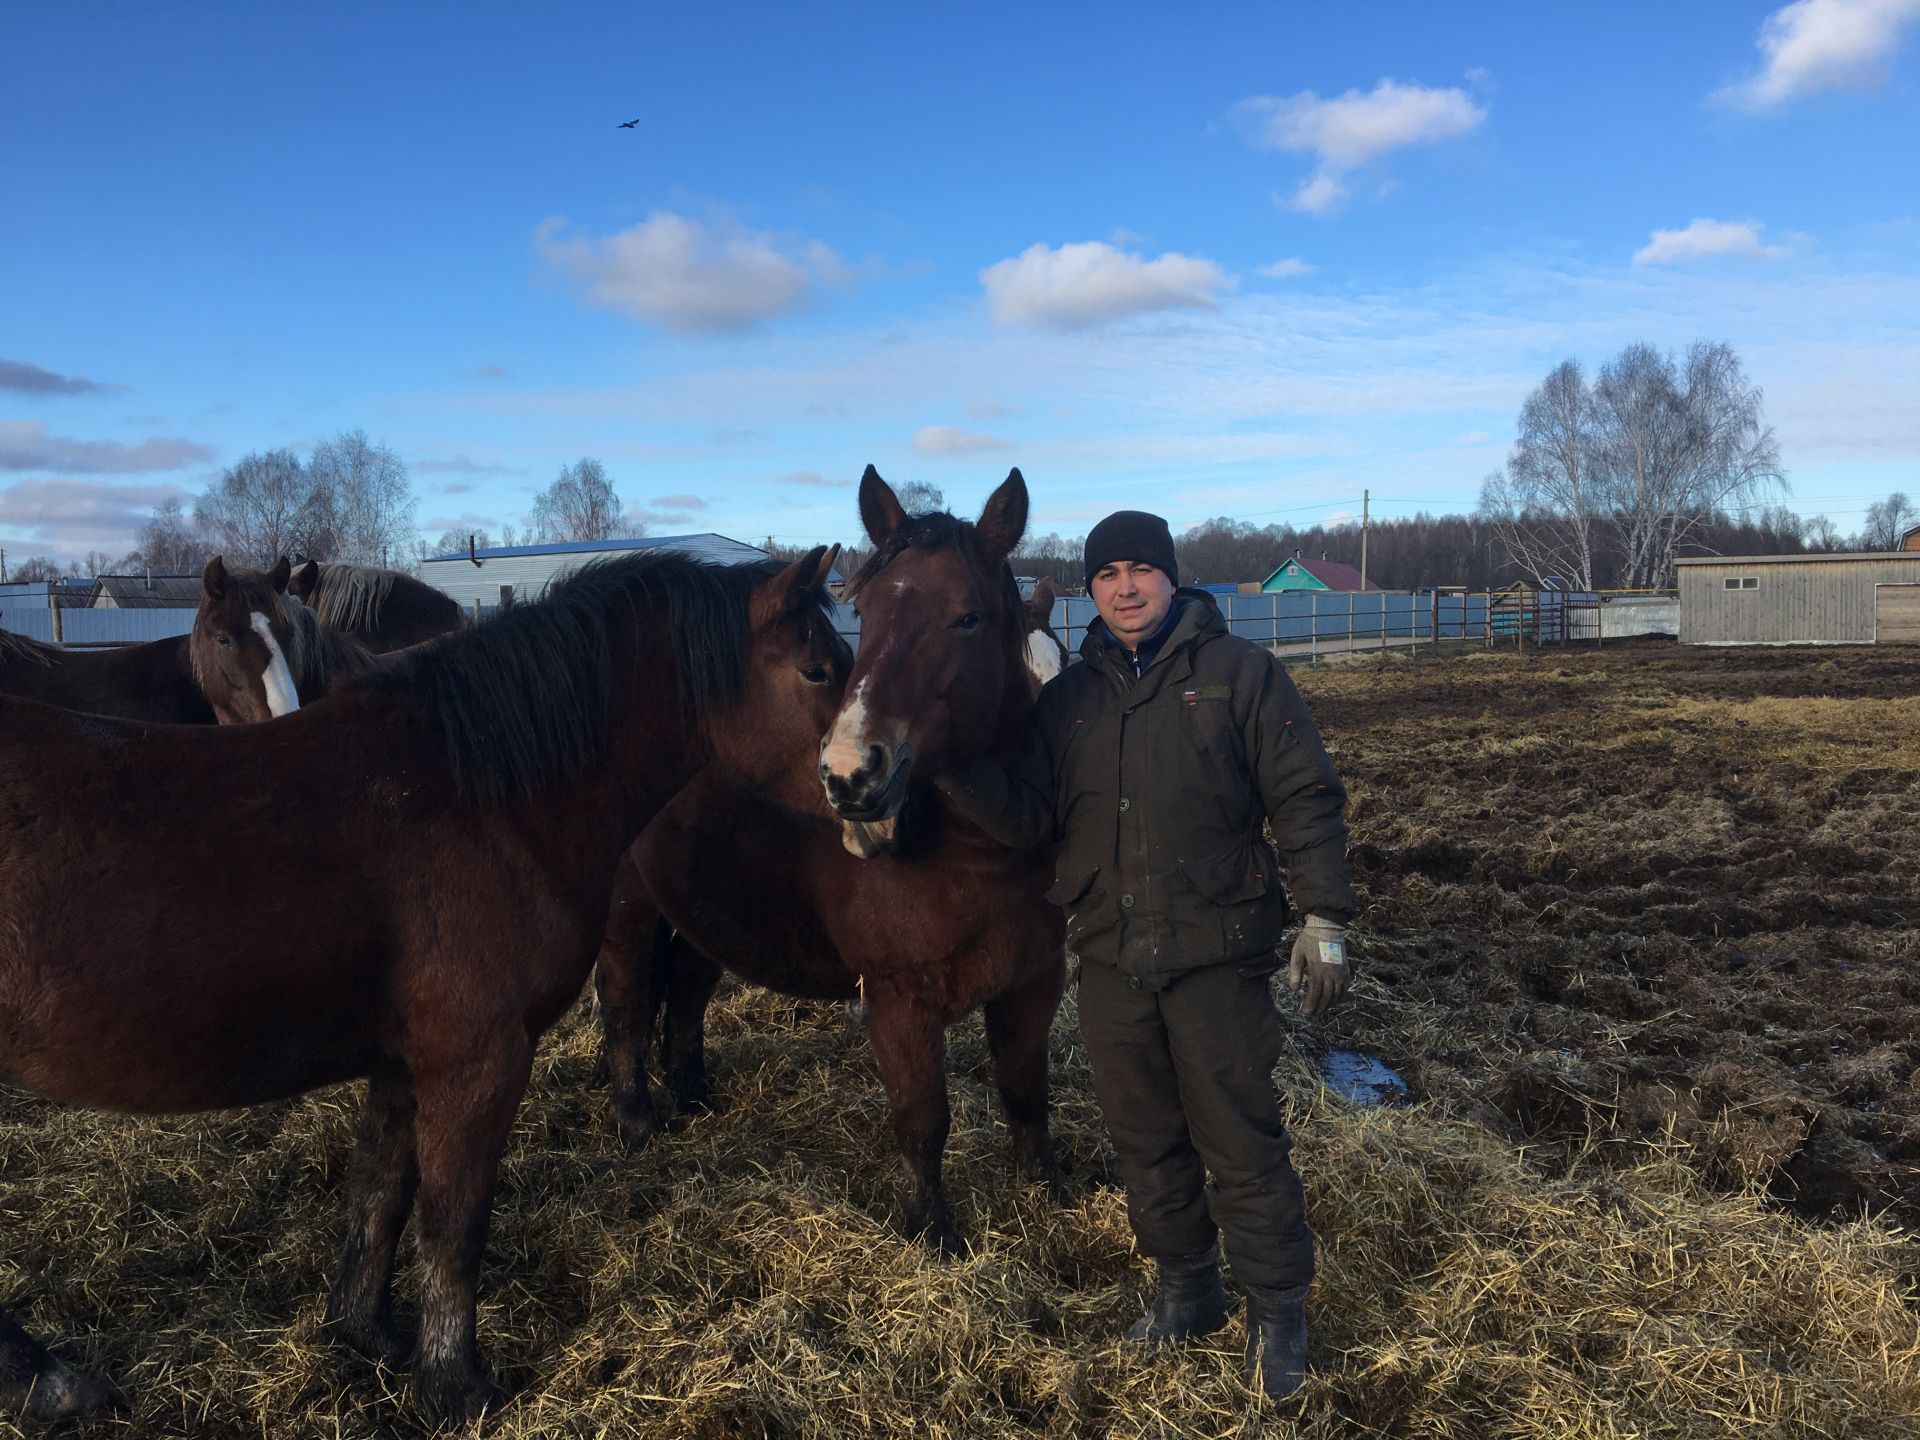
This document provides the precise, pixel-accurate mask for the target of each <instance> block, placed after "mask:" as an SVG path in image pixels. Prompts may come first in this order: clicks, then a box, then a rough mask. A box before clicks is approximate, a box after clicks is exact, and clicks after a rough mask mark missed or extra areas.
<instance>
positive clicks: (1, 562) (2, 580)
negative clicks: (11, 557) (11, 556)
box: [0, 550, 7, 585]
mask: <svg viewBox="0 0 1920 1440" xmlns="http://www.w3.org/2000/svg"><path fill="white" fill-rule="evenodd" d="M6 583H7V552H6V551H4V550H0V585H4V584H6Z"/></svg>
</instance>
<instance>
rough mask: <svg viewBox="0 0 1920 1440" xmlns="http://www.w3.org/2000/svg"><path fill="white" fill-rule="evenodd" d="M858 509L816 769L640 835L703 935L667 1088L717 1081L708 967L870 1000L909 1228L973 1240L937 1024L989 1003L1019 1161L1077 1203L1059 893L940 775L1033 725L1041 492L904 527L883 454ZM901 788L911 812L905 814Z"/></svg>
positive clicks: (702, 805)
mask: <svg viewBox="0 0 1920 1440" xmlns="http://www.w3.org/2000/svg"><path fill="white" fill-rule="evenodd" d="M860 507H861V516H862V518H863V520H864V521H865V522H866V526H867V530H868V533H869V535H870V536H871V537H872V539H873V541H874V543H875V545H876V547H877V549H876V552H875V554H874V556H873V558H872V559H870V560H869V561H868V562H867V563H866V565H865V566H863V567H862V569H861V571H860V572H859V574H858V575H857V576H856V577H855V579H854V582H853V586H852V587H851V588H852V590H853V593H854V595H855V597H856V604H857V606H858V607H859V611H860V619H861V644H860V652H859V655H858V657H857V659H856V661H855V664H854V666H853V669H852V672H851V674H850V676H849V677H848V681H847V698H846V700H845V702H844V703H843V705H842V707H841V710H840V713H839V715H838V717H837V721H836V728H835V731H834V733H833V734H831V735H829V737H828V739H827V742H826V745H825V749H824V751H823V755H824V759H822V760H820V761H819V762H817V763H815V764H809V765H808V767H807V771H806V772H805V774H804V775H803V776H797V777H794V778H796V779H804V780H805V781H806V782H807V783H806V784H804V785H802V786H800V787H799V793H798V794H796V795H795V796H793V798H788V797H787V795H786V794H784V793H782V790H776V789H775V788H773V787H766V788H763V789H759V790H748V789H745V788H743V787H740V786H738V785H734V784H731V783H729V782H728V781H727V780H726V778H725V777H723V776H720V775H717V774H708V775H703V776H701V777H700V778H699V779H697V780H695V781H694V782H693V783H692V784H690V785H689V786H688V787H687V788H686V789H685V790H683V791H681V793H680V794H679V795H677V796H675V797H674V799H673V801H672V802H671V803H670V804H669V805H668V806H666V807H665V808H664V809H663V810H662V811H661V813H660V815H659V816H657V817H656V818H655V820H654V822H653V824H651V825H650V826H648V828H647V830H646V832H645V833H644V834H643V835H642V836H641V839H640V842H639V844H638V845H636V846H635V847H634V855H635V858H636V860H637V861H638V864H639V871H640V877H641V879H642V880H643V881H644V884H645V887H646V891H647V893H648V894H649V895H650V896H651V897H652V899H653V901H654V902H655V903H656V904H657V905H658V906H659V908H660V910H661V912H662V913H663V914H664V915H665V916H666V917H667V919H668V920H669V921H670V922H671V923H672V924H673V926H674V927H675V929H677V930H678V931H679V933H680V937H681V939H682V940H683V941H685V942H686V945H687V946H690V947H691V951H689V950H688V949H686V948H685V947H682V948H681V949H680V950H679V952H678V954H677V956H676V957H675V959H674V962H673V963H674V965H675V967H676V968H677V969H678V970H679V971H681V972H682V973H677V974H675V975H674V977H673V984H672V988H671V991H670V993H668V994H667V996H666V1003H667V1006H668V1015H667V1033H666V1036H665V1038H664V1042H663V1048H664V1049H665V1051H666V1056H665V1059H666V1068H667V1074H668V1081H669V1084H671V1085H672V1086H673V1088H674V1089H675V1091H676V1093H678V1094H679V1095H680V1096H681V1098H682V1099H683V1100H684V1099H689V1098H693V1099H697V1098H699V1096H700V1094H701V1093H702V1092H703V1091H704V1086H705V1078H704V1066H703V1064H702V1061H701V1056H700V1025H699V1022H700V1012H701V1010H702V1009H703V1008H704V1005H705V1003H706V998H707V996H708V995H710V994H711V992H712V988H713V984H714V982H715V981H716V980H717V978H718V970H717V969H716V968H713V967H714V966H715V965H716V964H717V965H724V966H725V967H726V968H727V969H729V970H732V971H733V972H734V973H736V974H738V975H740V976H742V977H743V978H745V979H748V980H751V981H754V982H755V983H758V984H762V985H766V986H768V987H770V988H772V989H776V990H780V991H784V992H786V993H788V994H794V995H804V996H810V997H813V998H818V999H851V998H853V997H854V996H855V995H864V997H865V999H866V1001H867V1004H868V1007H869V1011H870V1014H871V1029H870V1039H871V1041H872V1044H873V1053H874V1061H875V1064H876V1065H877V1067H878V1069H879V1071H880V1076H881V1078H882V1080H883V1081H884V1082H885V1083H886V1087H887V1100H888V1105H889V1107H890V1109H891V1111H892V1118H893V1126H894V1133H895V1137H896V1139H897V1140H898V1142H899V1145H900V1148H901V1151H902V1153H903V1156H904V1158H905V1160H906V1164H907V1172H908V1177H907V1178H908V1185H909V1196H908V1205H907V1228H908V1229H909V1230H910V1231H911V1232H913V1233H915V1234H919V1235H921V1236H923V1237H924V1238H925V1239H926V1240H927V1242H928V1243H929V1244H930V1245H932V1246H933V1247H934V1248H935V1249H937V1250H939V1251H941V1252H943V1253H953V1252H957V1251H958V1250H959V1249H960V1248H961V1241H960V1234H959V1229H958V1226H957V1225H956V1223H955V1219H954V1215H953V1211H952V1207H951V1206H950V1204H949V1203H948V1200H947V1196H946V1191H945V1187H944V1185H943V1183H942V1179H941V1170H942V1157H943V1155H944V1152H945V1148H946V1142H947V1135H948V1130H949V1127H950V1114H949V1109H948V1103H947V1087H946V1074H945V1055H946V1043H945V1032H946V1027H947V1026H948V1025H949V1024H951V1023H952V1022H954V1021H955V1020H958V1019H959V1018H960V1017H961V1016H963V1015H965V1014H967V1013H968V1012H969V1011H971V1010H973V1009H975V1008H982V1009H983V1010H984V1019H985V1024H986V1031H987V1039H988V1044H989V1047H990V1049H991V1051H992V1055H993V1061H994V1077H995V1082H996V1084H997V1086H998V1088H999V1092H1000V1098H1001V1103H1002V1107H1003V1108H1004V1110H1005V1112H1006V1116H1007V1120H1008V1124H1009V1127H1010V1128H1011V1130H1012V1132H1013V1141H1014V1153H1015V1158H1016V1161H1017V1163H1018V1165H1019V1168H1020V1170H1021V1172H1022V1173H1023V1174H1024V1175H1026V1176H1027V1177H1029V1178H1031V1179H1034V1180H1038V1181H1041V1182H1043V1183H1045V1184H1046V1185H1047V1186H1048V1187H1049V1190H1050V1191H1051V1192H1052V1193H1054V1194H1055V1195H1059V1194H1061V1193H1062V1187H1061V1180H1060V1171H1059V1167H1058V1164H1057V1162H1056V1160H1055V1158H1054V1154H1053V1146H1052V1141H1051V1138H1050V1134H1049V1128H1048V1093H1047V1035H1048V1031H1049V1029H1050V1027H1051V1024H1052V1020H1053V1015H1054V1012H1055V1010H1056V1009H1057V1008H1058V1006H1059V1003H1060V996H1061V991H1062V989H1063V986H1064V983H1065V976H1066V965H1065V956H1064V950H1063V925H1062V921H1061V916H1060V912H1059V910H1058V909H1057V908H1055V907H1054V906H1052V905H1050V904H1048V903H1047V902H1046V900H1045V898H1044V895H1045V892H1046V890H1047V888H1048V886H1049V884H1050V883H1051V880H1052V867H1051V864H1050V862H1049V857H1048V856H1047V855H1045V854H1044V853H1041V854H1023V853H1016V852H1014V851H1010V850H1007V849H1005V848H1004V847H1002V846H1000V845H999V844H997V843H996V842H994V841H992V840H990V839H988V838H987V837H986V836H985V835H983V834H981V833H980V832H979V831H978V830H977V829H975V828H974V827H972V826H971V825H970V824H968V823H967V822H965V821H964V820H962V819H960V818H959V817H958V816H957V815H956V814H954V813H952V812H950V811H949V810H947V808H946V807H945V805H944V804H943V802H942V801H941V800H940V799H939V797H938V794H937V792H935V791H934V790H933V789H932V788H931V787H930V786H929V785H928V784H927V783H926V782H927V781H928V780H929V779H930V778H931V777H932V776H934V775H937V774H939V773H940V772H941V769H942V767H944V766H947V765H951V764H957V763H959V762H961V761H964V760H967V759H970V758H972V757H973V756H974V755H977V754H980V753H983V752H985V751H993V752H995V753H999V754H1003V755H1011V754H1013V753H1014V752H1016V751H1017V750H1018V749H1019V747H1020V745H1021V743H1022V740H1023V737H1024V734H1025V729H1026V718H1027V713H1028V711H1029V709H1030V708H1031V705H1032V687H1031V683H1030V681H1029V678H1028V674H1027V670H1026V641H1025V636H1026V615H1025V612H1024V611H1023V609H1022V606H1021V603H1020V596H1019V593H1018V591H1017V589H1016V588H1015V586H1014V583H1013V578H1012V576H1011V574H1010V573H1008V571H1007V568H1006V563H1005V562H1006V556H1007V555H1008V553H1009V552H1011V551H1012V549H1013V547H1014V546H1015V545H1016V544H1018V543H1019V539H1020V535H1021V533H1022V531H1023V530H1024V528H1025V524H1026V512H1027V492H1026V482H1025V481H1024V480H1023V479H1022V478H1021V476H1020V473H1019V471H1017V470H1016V471H1014V472H1013V473H1012V474H1010V475H1009V476H1008V477H1007V480H1006V482H1005V483H1004V484H1003V485H1001V486H1000V487H999V489H997V490H996V491H995V492H994V493H993V495H992V497H991V498H990V499H989V500H988V502H987V505H986V508H985V510H984V511H983V512H982V514H981V517H980V519H979V521H978V522H977V523H976V524H971V525H970V524H967V523H965V522H963V521H960V520H956V519H955V518H954V517H953V516H951V515H946V514H934V515H920V516H912V517H909V516H908V515H907V514H906V513H905V511H904V510H903V509H902V508H901V506H900V503H899V501H898V499H897V498H896V497H895V496H894V493H893V491H892V490H891V489H890V488H888V486H887V484H886V482H885V481H883V480H882V479H881V478H880V477H879V475H878V474H877V473H876V472H875V471H874V470H873V469H872V468H871V467H869V469H868V471H867V473H866V476H865V478H864V479H863V480H862V482H861V489H860ZM842 756H845V757H848V760H849V764H850V768H851V769H853V770H857V771H860V772H863V773H862V774H861V775H859V776H856V777H855V780H854V783H852V784H851V785H849V784H846V783H836V782H841V781H844V780H845V777H844V776H841V775H840V774H838V773H837V772H836V770H835V769H834V766H835V764H836V761H837V759H838V757H842ZM823 772H824V773H825V774H826V776H827V780H828V785H827V793H828V794H831V795H834V796H835V797H836V798H838V799H841V800H843V801H844V802H845V808H844V809H843V810H841V813H840V814H836V813H835V810H834V809H829V808H828V807H827V806H826V804H825V803H824V797H823V795H822V793H821V787H820V776H821V774H822V773H823ZM792 788H793V787H792V786H787V787H782V789H783V790H790V789H792ZM909 796H911V797H912V806H913V811H912V813H913V817H914V823H913V824H911V825H908V826H898V825H896V823H895V822H896V821H897V820H898V819H899V817H900V810H901V807H902V806H903V805H905V804H906V803H907V801H908V798H909ZM843 815H851V816H853V817H854V818H856V819H857V820H859V821H860V822H862V824H861V825H859V826H856V827H854V828H856V829H859V830H862V831H866V832H871V831H872V830H874V829H875V828H878V829H879V830H881V832H882V833H883V834H884V835H885V838H886V840H887V842H888V843H889V844H891V846H892V847H893V849H892V851H891V853H886V854H876V855H874V856H873V858H870V859H861V858H856V856H855V855H854V854H851V853H849V851H850V849H852V848H854V846H853V845H852V844H851V842H848V843H843V838H844V837H843V831H844V830H845V828H846V825H845V821H844V820H843V818H842V816H843ZM866 822H872V823H871V824H868V823H866ZM873 848H874V847H872V846H871V845H863V846H861V847H859V849H860V853H861V854H868V853H870V852H871V850H872V849H873ZM739 874H751V875H754V876H755V877H756V889H755V903H754V904H753V905H751V906H743V905H741V904H740V903H739V897H738V893H737V890H736V888H735V887H734V885H733V884H732V883H731V882H730V881H729V880H728V879H727V878H726V877H729V876H733V875H739ZM693 952H698V953H693ZM703 967H704V977H703V976H702V968H703ZM687 972H691V978H688V973H687Z"/></svg>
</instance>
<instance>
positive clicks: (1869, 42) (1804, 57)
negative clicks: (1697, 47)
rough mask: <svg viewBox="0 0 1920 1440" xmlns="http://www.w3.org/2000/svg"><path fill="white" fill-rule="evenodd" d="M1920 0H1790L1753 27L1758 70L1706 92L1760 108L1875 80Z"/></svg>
mask: <svg viewBox="0 0 1920 1440" xmlns="http://www.w3.org/2000/svg"><path fill="white" fill-rule="evenodd" d="M1915 20H1920V0H1794V3H1793V4H1791V5H1783V6H1781V7H1780V8H1779V9H1778V10H1776V11H1774V12H1773V14H1771V15H1769V16H1768V17H1767V18H1766V19H1765V20H1764V21H1762V22H1761V25H1760V37H1759V42H1758V43H1759V46H1760V53H1761V56H1762V62H1761V66H1760V70H1759V73H1758V74H1756V75H1754V76H1752V77H1750V78H1749V79H1746V80H1743V81H1741V82H1740V83H1739V84H1736V85H1728V86H1726V87H1724V88H1723V89H1720V90H1717V91H1715V92H1714V93H1713V96H1712V97H1711V98H1712V99H1714V100H1716V101H1718V102H1720V103H1722V104H1726V105H1733V106H1736V107H1738V108H1740V109H1743V110H1765V109H1768V108H1769V107H1771V106H1774V105H1779V104H1782V103H1783V102H1785V101H1787V100H1790V99H1792V98H1793V97H1794V96H1796V95H1806V94H1810V93H1812V92H1813V91H1816V90H1860V89H1866V88H1869V87H1871V86H1875V85H1878V84H1880V83H1882V82H1883V81H1884V80H1885V78H1886V61H1887V60H1888V59H1889V58H1891V56H1892V55H1893V52H1894V49H1895V48H1896V47H1897V46H1898V45H1899V43H1900V31H1901V29H1902V28H1903V27H1905V26H1907V25H1910V24H1912V23H1913V22H1914V21H1915Z"/></svg>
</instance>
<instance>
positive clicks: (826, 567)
mask: <svg viewBox="0 0 1920 1440" xmlns="http://www.w3.org/2000/svg"><path fill="white" fill-rule="evenodd" d="M839 558H840V547H839V546H838V545H833V546H830V547H828V550H827V553H826V554H824V555H822V556H821V557H820V568H819V569H818V570H816V571H814V575H813V584H812V585H811V586H809V587H808V588H809V589H812V590H824V589H826V588H827V581H828V579H829V578H831V576H832V575H833V562H834V561H836V560H838V559H839Z"/></svg>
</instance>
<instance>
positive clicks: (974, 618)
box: [953, 610, 980, 630]
mask: <svg viewBox="0 0 1920 1440" xmlns="http://www.w3.org/2000/svg"><path fill="white" fill-rule="evenodd" d="M953 628H954V629H956V630H978V629H979V628H980V614H979V612H978V611H975V610H969V611H968V612H967V613H966V614H964V615H962V616H961V617H960V618H959V619H958V620H956V621H954V622H953Z"/></svg>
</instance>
